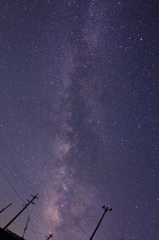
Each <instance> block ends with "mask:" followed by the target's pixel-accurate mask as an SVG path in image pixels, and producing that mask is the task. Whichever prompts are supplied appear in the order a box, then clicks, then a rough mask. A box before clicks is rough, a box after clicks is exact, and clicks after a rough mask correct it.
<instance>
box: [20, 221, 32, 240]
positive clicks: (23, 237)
mask: <svg viewBox="0 0 159 240" xmlns="http://www.w3.org/2000/svg"><path fill="white" fill-rule="evenodd" d="M29 220H30V217H28V220H27V222H26V225H25V228H24V231H23V236H22V238H24V235H25V232H26V230H27V227H28V223H29Z"/></svg>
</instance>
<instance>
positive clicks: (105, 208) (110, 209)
mask: <svg viewBox="0 0 159 240" xmlns="http://www.w3.org/2000/svg"><path fill="white" fill-rule="evenodd" d="M102 208H103V209H104V213H103V215H102V217H101V219H100V220H99V222H98V224H97V227H96V228H95V230H94V232H93V234H92V236H91V237H90V239H89V240H92V239H93V237H94V235H95V233H96V231H97V230H98V228H99V225H100V224H101V222H102V220H103V218H104V216H105V214H106V212H108V211H112V208H108V207H105V206H103V207H102Z"/></svg>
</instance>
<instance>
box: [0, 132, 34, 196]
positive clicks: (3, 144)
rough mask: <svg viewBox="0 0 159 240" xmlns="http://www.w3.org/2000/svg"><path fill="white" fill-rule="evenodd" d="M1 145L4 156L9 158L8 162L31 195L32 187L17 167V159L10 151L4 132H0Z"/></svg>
mask: <svg viewBox="0 0 159 240" xmlns="http://www.w3.org/2000/svg"><path fill="white" fill-rule="evenodd" d="M0 144H1V149H2V151H3V155H4V156H5V157H6V158H7V160H8V162H9V163H10V165H11V167H12V169H13V170H14V172H15V173H16V175H17V176H18V178H19V179H20V181H21V183H22V184H23V185H24V186H25V187H26V189H27V190H28V191H29V192H30V193H31V190H30V186H28V183H27V181H26V180H25V178H24V176H23V174H22V172H21V171H20V170H19V169H18V167H17V166H16V164H15V163H16V159H15V157H14V156H13V154H12V152H11V150H10V149H9V146H8V144H7V142H6V140H5V138H4V136H3V133H2V131H0Z"/></svg>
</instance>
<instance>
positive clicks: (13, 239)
mask: <svg viewBox="0 0 159 240" xmlns="http://www.w3.org/2000/svg"><path fill="white" fill-rule="evenodd" d="M19 239H21V240H25V239H24V238H22V237H19V236H18V235H17V234H15V233H13V232H11V231H10V230H8V229H7V230H3V229H2V228H0V240H19Z"/></svg>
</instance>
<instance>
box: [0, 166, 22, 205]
mask: <svg viewBox="0 0 159 240" xmlns="http://www.w3.org/2000/svg"><path fill="white" fill-rule="evenodd" d="M0 172H1V173H2V175H3V176H4V178H5V179H6V181H7V182H8V184H9V185H10V187H11V188H12V189H13V191H14V192H15V193H16V195H17V196H18V198H19V199H20V200H21V201H22V202H23V203H24V200H23V199H22V197H21V196H20V195H19V193H18V192H17V190H16V189H15V188H14V187H13V185H12V183H11V182H10V180H9V179H8V178H7V176H6V175H5V173H4V172H3V171H2V169H1V168H0Z"/></svg>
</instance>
